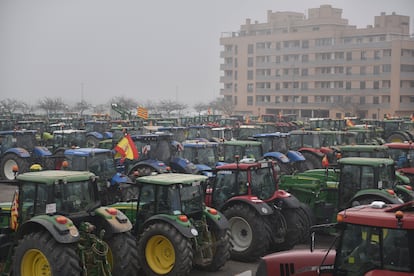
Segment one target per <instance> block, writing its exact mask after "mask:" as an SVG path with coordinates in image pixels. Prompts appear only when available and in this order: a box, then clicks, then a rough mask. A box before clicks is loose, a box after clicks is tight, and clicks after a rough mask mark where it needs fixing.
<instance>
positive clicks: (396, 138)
mask: <svg viewBox="0 0 414 276" xmlns="http://www.w3.org/2000/svg"><path fill="white" fill-rule="evenodd" d="M409 140H410V137H409V136H408V135H405V134H404V133H393V134H391V135H390V136H388V138H387V143H394V142H399V143H403V142H404V141H409Z"/></svg>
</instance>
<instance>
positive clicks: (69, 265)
mask: <svg viewBox="0 0 414 276" xmlns="http://www.w3.org/2000/svg"><path fill="white" fill-rule="evenodd" d="M81 271H82V270H81V266H80V260H79V257H78V254H77V253H76V249H75V246H73V245H71V244H61V243H57V242H56V241H55V239H54V238H53V237H52V236H51V235H50V234H49V233H48V232H45V231H41V232H35V233H30V234H28V235H26V236H25V237H24V238H23V239H22V240H20V241H19V243H18V245H17V246H16V248H15V254H14V257H13V274H14V275H43V274H41V273H40V272H42V273H44V275H65V276H66V275H68V276H71V275H73V276H79V275H81ZM48 272H50V273H48Z"/></svg>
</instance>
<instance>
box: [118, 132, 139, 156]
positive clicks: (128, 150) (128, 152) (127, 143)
mask: <svg viewBox="0 0 414 276" xmlns="http://www.w3.org/2000/svg"><path fill="white" fill-rule="evenodd" d="M114 149H115V151H116V152H117V153H116V154H115V157H121V160H122V161H123V160H124V159H125V158H126V159H131V160H133V159H138V157H139V154H138V150H137V147H136V146H135V143H134V141H132V139H131V136H130V135H129V134H126V135H125V136H124V137H123V138H122V139H121V140H120V141H119V142H118V145H116V146H115V148H114Z"/></svg>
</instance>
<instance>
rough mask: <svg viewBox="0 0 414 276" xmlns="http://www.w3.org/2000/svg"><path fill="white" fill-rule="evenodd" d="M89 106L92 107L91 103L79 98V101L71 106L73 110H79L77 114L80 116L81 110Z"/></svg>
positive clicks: (81, 114)
mask: <svg viewBox="0 0 414 276" xmlns="http://www.w3.org/2000/svg"><path fill="white" fill-rule="evenodd" d="M91 108H92V105H91V104H90V103H88V102H87V101H85V100H81V101H80V102H77V103H76V104H75V105H74V106H73V110H74V111H77V112H79V115H80V116H81V117H82V116H83V112H85V111H86V110H88V109H91Z"/></svg>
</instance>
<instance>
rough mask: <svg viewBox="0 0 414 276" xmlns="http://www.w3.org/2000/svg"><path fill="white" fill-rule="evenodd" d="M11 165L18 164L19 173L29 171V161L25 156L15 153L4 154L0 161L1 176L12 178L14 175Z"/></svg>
mask: <svg viewBox="0 0 414 276" xmlns="http://www.w3.org/2000/svg"><path fill="white" fill-rule="evenodd" d="M13 166H18V168H19V173H25V172H28V171H29V161H28V160H27V158H22V157H19V156H17V155H16V154H12V153H9V154H6V155H4V156H3V157H2V158H1V162H0V168H1V171H0V174H1V178H2V179H5V180H13V179H14V177H15V175H14V172H13Z"/></svg>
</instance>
